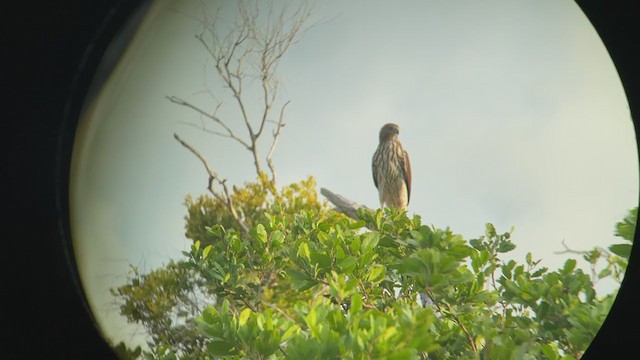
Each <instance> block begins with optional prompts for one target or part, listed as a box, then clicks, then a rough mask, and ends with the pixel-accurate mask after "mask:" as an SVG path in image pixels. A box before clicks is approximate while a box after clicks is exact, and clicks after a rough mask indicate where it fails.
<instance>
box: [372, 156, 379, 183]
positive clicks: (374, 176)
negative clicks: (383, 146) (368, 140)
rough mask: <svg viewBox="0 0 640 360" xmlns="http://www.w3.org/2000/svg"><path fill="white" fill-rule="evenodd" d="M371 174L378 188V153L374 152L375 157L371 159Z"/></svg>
mask: <svg viewBox="0 0 640 360" xmlns="http://www.w3.org/2000/svg"><path fill="white" fill-rule="evenodd" d="M371 174H372V175H373V184H374V185H375V186H376V189H377V188H378V179H377V178H376V154H373V159H372V160H371Z"/></svg>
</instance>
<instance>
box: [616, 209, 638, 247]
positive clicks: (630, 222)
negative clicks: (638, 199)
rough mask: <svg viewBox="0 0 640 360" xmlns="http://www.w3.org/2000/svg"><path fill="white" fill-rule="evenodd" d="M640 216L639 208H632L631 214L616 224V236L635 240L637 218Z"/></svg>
mask: <svg viewBox="0 0 640 360" xmlns="http://www.w3.org/2000/svg"><path fill="white" fill-rule="evenodd" d="M637 218H638V208H637V207H636V208H634V209H631V210H630V211H629V214H628V215H627V216H626V217H625V218H624V219H623V220H622V221H621V222H619V223H617V224H616V233H615V235H616V236H619V237H621V238H623V239H625V240H627V241H630V242H633V238H634V236H635V232H636V219H637Z"/></svg>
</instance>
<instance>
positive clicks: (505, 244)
mask: <svg viewBox="0 0 640 360" xmlns="http://www.w3.org/2000/svg"><path fill="white" fill-rule="evenodd" d="M515 248H516V244H514V243H512V242H511V241H509V240H504V241H502V242H500V245H498V248H497V249H496V251H497V252H499V253H506V252H509V251H511V250H513V249H515Z"/></svg>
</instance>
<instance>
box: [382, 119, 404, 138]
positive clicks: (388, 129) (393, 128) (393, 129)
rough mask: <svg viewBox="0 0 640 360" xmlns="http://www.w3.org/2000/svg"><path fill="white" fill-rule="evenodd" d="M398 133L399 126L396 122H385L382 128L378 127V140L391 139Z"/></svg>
mask: <svg viewBox="0 0 640 360" xmlns="http://www.w3.org/2000/svg"><path fill="white" fill-rule="evenodd" d="M399 133H400V127H399V126H398V125H396V124H392V123H389V124H385V125H384V126H383V127H382V129H380V142H383V141H387V140H389V139H392V138H393V137H394V136H398V134H399Z"/></svg>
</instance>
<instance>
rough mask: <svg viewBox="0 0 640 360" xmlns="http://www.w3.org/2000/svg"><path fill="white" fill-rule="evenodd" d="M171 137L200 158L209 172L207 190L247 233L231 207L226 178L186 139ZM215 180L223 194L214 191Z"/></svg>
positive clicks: (231, 202)
mask: <svg viewBox="0 0 640 360" xmlns="http://www.w3.org/2000/svg"><path fill="white" fill-rule="evenodd" d="M173 137H174V138H175V139H176V140H177V141H178V142H179V143H180V144H181V145H182V146H184V147H185V148H187V149H188V150H189V151H191V153H193V155H195V156H196V157H197V158H198V159H200V161H201V162H202V164H203V165H204V168H205V169H206V170H207V173H208V174H209V181H208V186H207V189H208V190H209V192H211V194H213V196H214V197H215V198H216V199H218V200H220V201H224V202H225V204H226V206H227V209H228V210H229V212H230V213H231V216H232V217H233V219H234V220H235V221H236V223H237V224H238V226H240V230H242V232H243V233H245V234H248V233H249V228H248V227H247V225H246V224H245V223H244V222H243V221H242V220H241V219H240V217H239V216H238V213H237V212H236V209H235V208H234V207H233V200H232V199H231V195H230V194H229V190H228V188H227V184H226V182H227V180H226V179H222V178H220V176H218V173H216V172H215V170H213V167H211V164H209V162H208V161H207V159H206V158H205V157H204V156H203V155H202V154H201V153H200V152H199V151H198V150H196V148H194V147H193V146H192V145H191V144H189V143H187V142H186V141H184V140H182V139H181V138H180V137H179V136H178V134H175V133H174V134H173ZM214 181H215V182H217V183H218V184H220V186H222V190H223V192H224V195H222V194H220V193H219V192H218V191H216V189H215V188H214V187H213V183H214Z"/></svg>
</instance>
